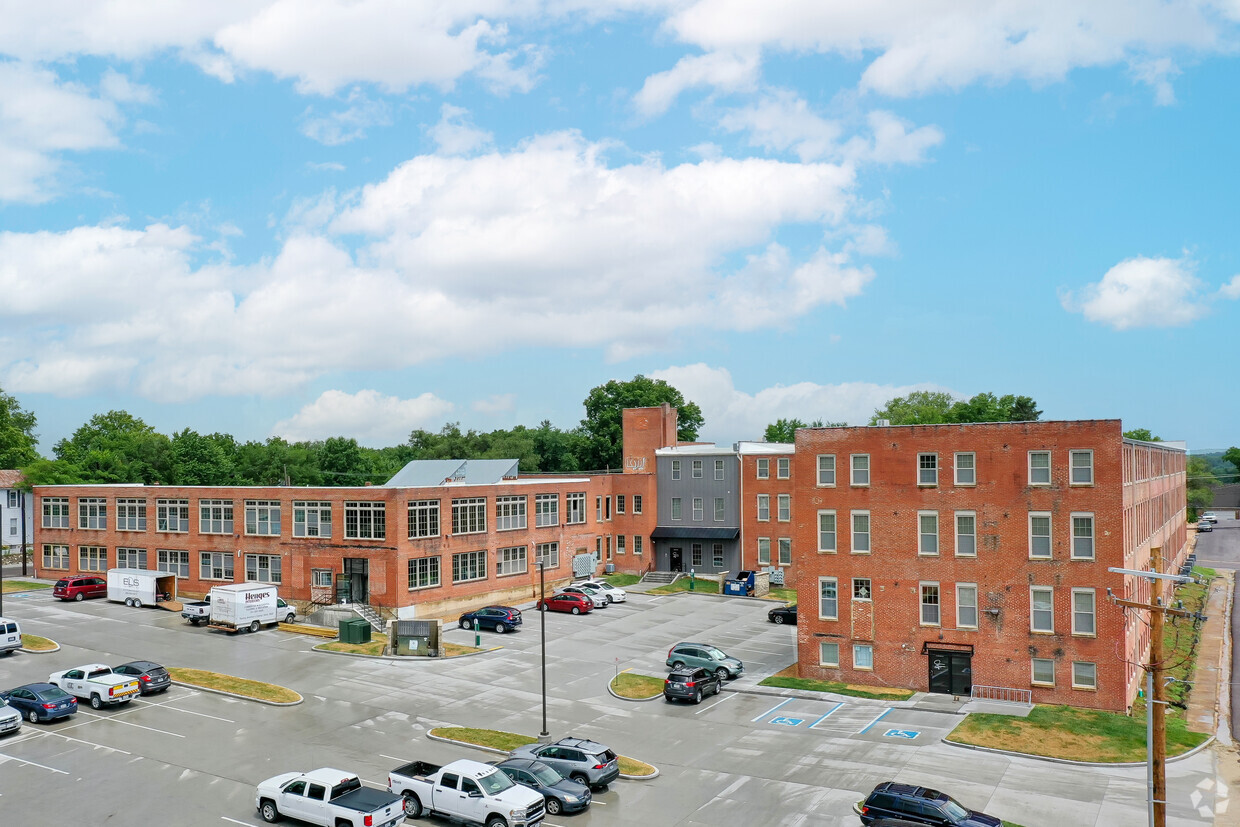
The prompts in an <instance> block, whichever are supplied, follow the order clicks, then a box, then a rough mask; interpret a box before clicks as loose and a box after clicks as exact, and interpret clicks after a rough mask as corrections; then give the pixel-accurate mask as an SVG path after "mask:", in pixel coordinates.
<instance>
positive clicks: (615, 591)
mask: <svg viewBox="0 0 1240 827" xmlns="http://www.w3.org/2000/svg"><path fill="white" fill-rule="evenodd" d="M573 585H574V586H590V587H591V588H595V589H598V590H599V591H600V592H602V593H603V594H604V595H606V596H607V597H609V598H611V602H612V603H623V602H624V601H626V600H628V599H629V593H628V592H626V591H625V590H624V589H622V588H620V587H619V586H613V585H612V584H610V583H608V582H607V581H606V580H581V581H579V582H577V583H574V584H573Z"/></svg>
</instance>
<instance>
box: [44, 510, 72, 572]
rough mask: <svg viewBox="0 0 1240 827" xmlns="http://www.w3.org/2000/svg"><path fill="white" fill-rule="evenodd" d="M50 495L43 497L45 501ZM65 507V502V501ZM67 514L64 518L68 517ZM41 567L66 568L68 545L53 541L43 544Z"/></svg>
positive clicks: (67, 565)
mask: <svg viewBox="0 0 1240 827" xmlns="http://www.w3.org/2000/svg"><path fill="white" fill-rule="evenodd" d="M48 499H50V497H45V498H44V501H45V502H46V501H47V500H48ZM66 507H67V503H66ZM68 516H69V515H68V514H66V515H65V519H68ZM43 568H45V569H68V568H69V547H68V546H62V545H59V544H55V543H44V544H43Z"/></svg>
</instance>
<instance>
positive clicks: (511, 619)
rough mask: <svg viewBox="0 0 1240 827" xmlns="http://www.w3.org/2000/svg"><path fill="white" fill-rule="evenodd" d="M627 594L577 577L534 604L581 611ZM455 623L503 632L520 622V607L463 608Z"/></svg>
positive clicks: (620, 600)
mask: <svg viewBox="0 0 1240 827" xmlns="http://www.w3.org/2000/svg"><path fill="white" fill-rule="evenodd" d="M628 598H629V595H628V592H626V591H625V590H624V589H622V588H620V587H618V586H613V585H612V584H610V583H608V582H607V581H606V580H581V581H578V582H576V583H573V584H572V585H569V586H565V587H564V588H562V589H559V590H557V591H556V592H554V593H553V594H551V595H549V596H548V597H546V598H545V599H542V600H538V601H537V602H536V603H535V604H534V608H535V609H536V610H537V611H540V612H565V613H567V614H574V615H583V614H589V613H590V612H592V611H594V610H595V609H603V608H606V607H607V606H609V605H611V604H612V603H623V602H625V601H626V600H628ZM457 623H458V625H460V627H461V628H462V629H491V630H494V631H495V632H497V633H499V634H504V633H505V632H511V631H514V630H516V629H517V628H518V627H519V626H520V625H521V610H520V609H517V608H514V607H512V606H483V607H482V608H481V609H474V610H473V611H469V612H465V613H464V614H462V615H461V616H460V617H459V618H458V619H457Z"/></svg>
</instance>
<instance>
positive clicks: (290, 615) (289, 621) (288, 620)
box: [284, 612, 297, 623]
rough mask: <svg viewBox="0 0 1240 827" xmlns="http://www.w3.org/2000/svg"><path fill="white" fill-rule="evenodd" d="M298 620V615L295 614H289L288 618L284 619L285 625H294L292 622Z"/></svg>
mask: <svg viewBox="0 0 1240 827" xmlns="http://www.w3.org/2000/svg"><path fill="white" fill-rule="evenodd" d="M296 619H297V615H296V614H294V613H293V612H289V613H288V617H286V618H284V622H285V623H292V622H293V621H294V620H296Z"/></svg>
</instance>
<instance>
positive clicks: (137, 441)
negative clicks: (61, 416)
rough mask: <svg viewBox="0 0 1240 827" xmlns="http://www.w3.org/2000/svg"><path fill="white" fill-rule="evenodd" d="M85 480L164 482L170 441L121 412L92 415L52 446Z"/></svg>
mask: <svg viewBox="0 0 1240 827" xmlns="http://www.w3.org/2000/svg"><path fill="white" fill-rule="evenodd" d="M54 451H55V453H56V458H57V459H60V460H64V461H65V462H67V463H69V464H71V465H76V466H77V467H78V468H80V469H81V471H82V474H83V476H84V478H85V480H86V481H87V482H141V483H146V484H148V485H149V484H152V483H159V482H168V481H169V480H170V478H171V467H170V465H169V460H170V451H171V442H170V440H169V439H168V437H166V436H164V435H163V434H161V433H158V432H157V431H156V430H155V429H154V428H152V427H151V426H150V425H147V424H146V423H145V422H143V421H142V420H141V419H138V418H137V417H135V416H132V415H131V414H129V413H127V412H125V411H108V412H107V413H106V414H95V415H94V416H92V417H91V418H90V420H89V421H88V422H87V423H86V424H85V425H83V426H82V427H80V428H78V429H77V430H76V431H74V432H73V436H71V437H69V438H68V439H62V440H60V441H59V442H57V443H56V446H55V448H54Z"/></svg>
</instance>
